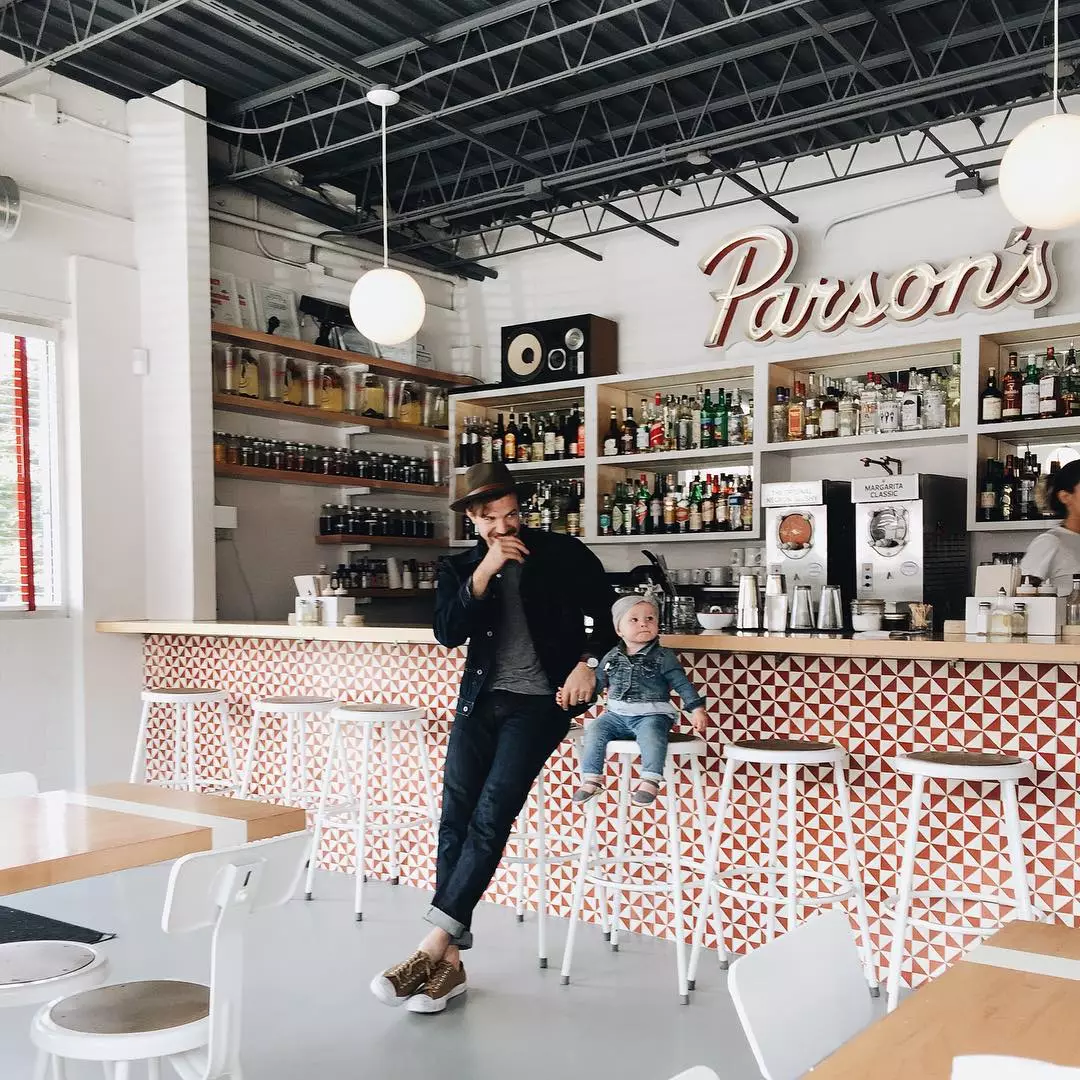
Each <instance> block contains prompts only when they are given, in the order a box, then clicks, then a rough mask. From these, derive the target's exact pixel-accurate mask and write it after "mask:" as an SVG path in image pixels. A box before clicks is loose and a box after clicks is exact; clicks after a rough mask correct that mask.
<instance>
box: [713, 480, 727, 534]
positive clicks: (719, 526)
mask: <svg viewBox="0 0 1080 1080" xmlns="http://www.w3.org/2000/svg"><path fill="white" fill-rule="evenodd" d="M713 495H714V497H715V502H716V531H717V532H730V531H731V518H730V517H729V516H728V509H729V507H728V498H727V497H728V492H727V477H725V476H724V475H723V474H722V473H721V474H720V476H718V477H717V478H716V481H715V482H714V484H713Z"/></svg>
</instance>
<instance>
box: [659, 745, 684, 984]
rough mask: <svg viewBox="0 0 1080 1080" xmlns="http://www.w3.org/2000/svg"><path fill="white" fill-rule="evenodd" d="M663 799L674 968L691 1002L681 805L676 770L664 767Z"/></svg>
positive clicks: (679, 982)
mask: <svg viewBox="0 0 1080 1080" xmlns="http://www.w3.org/2000/svg"><path fill="white" fill-rule="evenodd" d="M665 772H666V774H667V775H666V776H665V784H664V787H665V789H666V790H665V791H664V800H665V802H666V803H667V834H668V835H667V845H668V863H669V865H670V868H671V893H670V897H671V919H672V923H673V924H674V927H675V970H676V973H677V976H678V984H679V1001H680V1003H681V1004H683V1005H689V1004H690V987H689V983H688V980H687V970H686V919H685V914H686V912H685V904H684V898H683V871H682V836H681V834H680V832H679V806H678V799H677V798H676V797H675V770H674V769H673V768H672V767H671V766H670V765H669V766H668V767H667V769H666V770H665Z"/></svg>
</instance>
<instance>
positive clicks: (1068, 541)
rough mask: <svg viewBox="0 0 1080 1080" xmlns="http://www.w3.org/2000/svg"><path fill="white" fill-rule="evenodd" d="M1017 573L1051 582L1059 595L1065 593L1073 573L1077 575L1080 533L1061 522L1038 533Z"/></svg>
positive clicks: (1068, 588)
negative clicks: (1067, 527) (1032, 575)
mask: <svg viewBox="0 0 1080 1080" xmlns="http://www.w3.org/2000/svg"><path fill="white" fill-rule="evenodd" d="M1020 573H1021V574H1034V575H1035V577H1037V578H1039V580H1040V581H1052V582H1053V583H1054V588H1056V589H1057V594H1058V596H1068V595H1069V593H1071V592H1072V579H1073V574H1080V533H1074V532H1073V531H1072V530H1071V529H1066V528H1065V524H1064V522H1062V523H1061V524H1059V525H1056V526H1055V527H1054V528H1052V529H1047V530H1046V532H1044V533H1040V534H1039V535H1038V536H1036V537H1035V539H1034V540H1032V541H1031V546H1030V547H1029V548H1028V549H1027V552H1026V554H1025V555H1024V561H1023V562H1021V563H1020Z"/></svg>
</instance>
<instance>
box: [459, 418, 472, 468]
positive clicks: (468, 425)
mask: <svg viewBox="0 0 1080 1080" xmlns="http://www.w3.org/2000/svg"><path fill="white" fill-rule="evenodd" d="M471 430H472V417H471V416H466V417H465V424H464V426H463V427H462V429H461V437H460V438H459V439H458V464H459V465H460V466H461V467H462V468H463V469H465V468H468V466H470V465H471V464H472V462H471V461H470V460H469V434H470V432H471Z"/></svg>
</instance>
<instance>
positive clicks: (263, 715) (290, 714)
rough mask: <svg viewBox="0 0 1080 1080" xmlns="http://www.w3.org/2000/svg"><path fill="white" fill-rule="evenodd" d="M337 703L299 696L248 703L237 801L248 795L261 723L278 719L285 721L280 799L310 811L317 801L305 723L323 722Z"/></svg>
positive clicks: (334, 700) (270, 698) (286, 696)
mask: <svg viewBox="0 0 1080 1080" xmlns="http://www.w3.org/2000/svg"><path fill="white" fill-rule="evenodd" d="M337 703H338V702H337V699H336V698H331V697H316V696H311V697H308V696H304V695H302V694H293V695H283V696H280V697H265V698H255V699H254V700H253V701H252V702H251V735H250V738H249V739H248V751H247V759H246V761H245V762H244V774H243V776H242V778H241V780H240V797H241V798H247V797H248V796H249V795H250V794H251V777H252V774H253V772H254V771H255V750H256V747H257V746H258V742H259V733H260V731H261V730H262V727H263V723H264V721H265V720H267V719H269V718H272V717H276V716H280V717H282V718H283V719H284V721H285V768H284V769H283V770H282V774H283V775H282V789H281V798H282V799H283V800H284V802H285V803H286V804H287V805H289V806H302V807H303V808H304V809H305V810H310V809H312V808H313V804H314V803H315V801H316V800H317V799H318V792H317V791H312V790H311V789H310V787H309V779H310V778H309V776H308V751H307V736H308V728H307V725H308V719H309V718H313V719H315V720H319V721H326V720H327V718H328V717H329V716H330V713H331V712H333V710H334V707H335V706H336V705H337ZM297 766H299V767H297ZM297 788H299V794H297V790H296V789H297Z"/></svg>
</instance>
